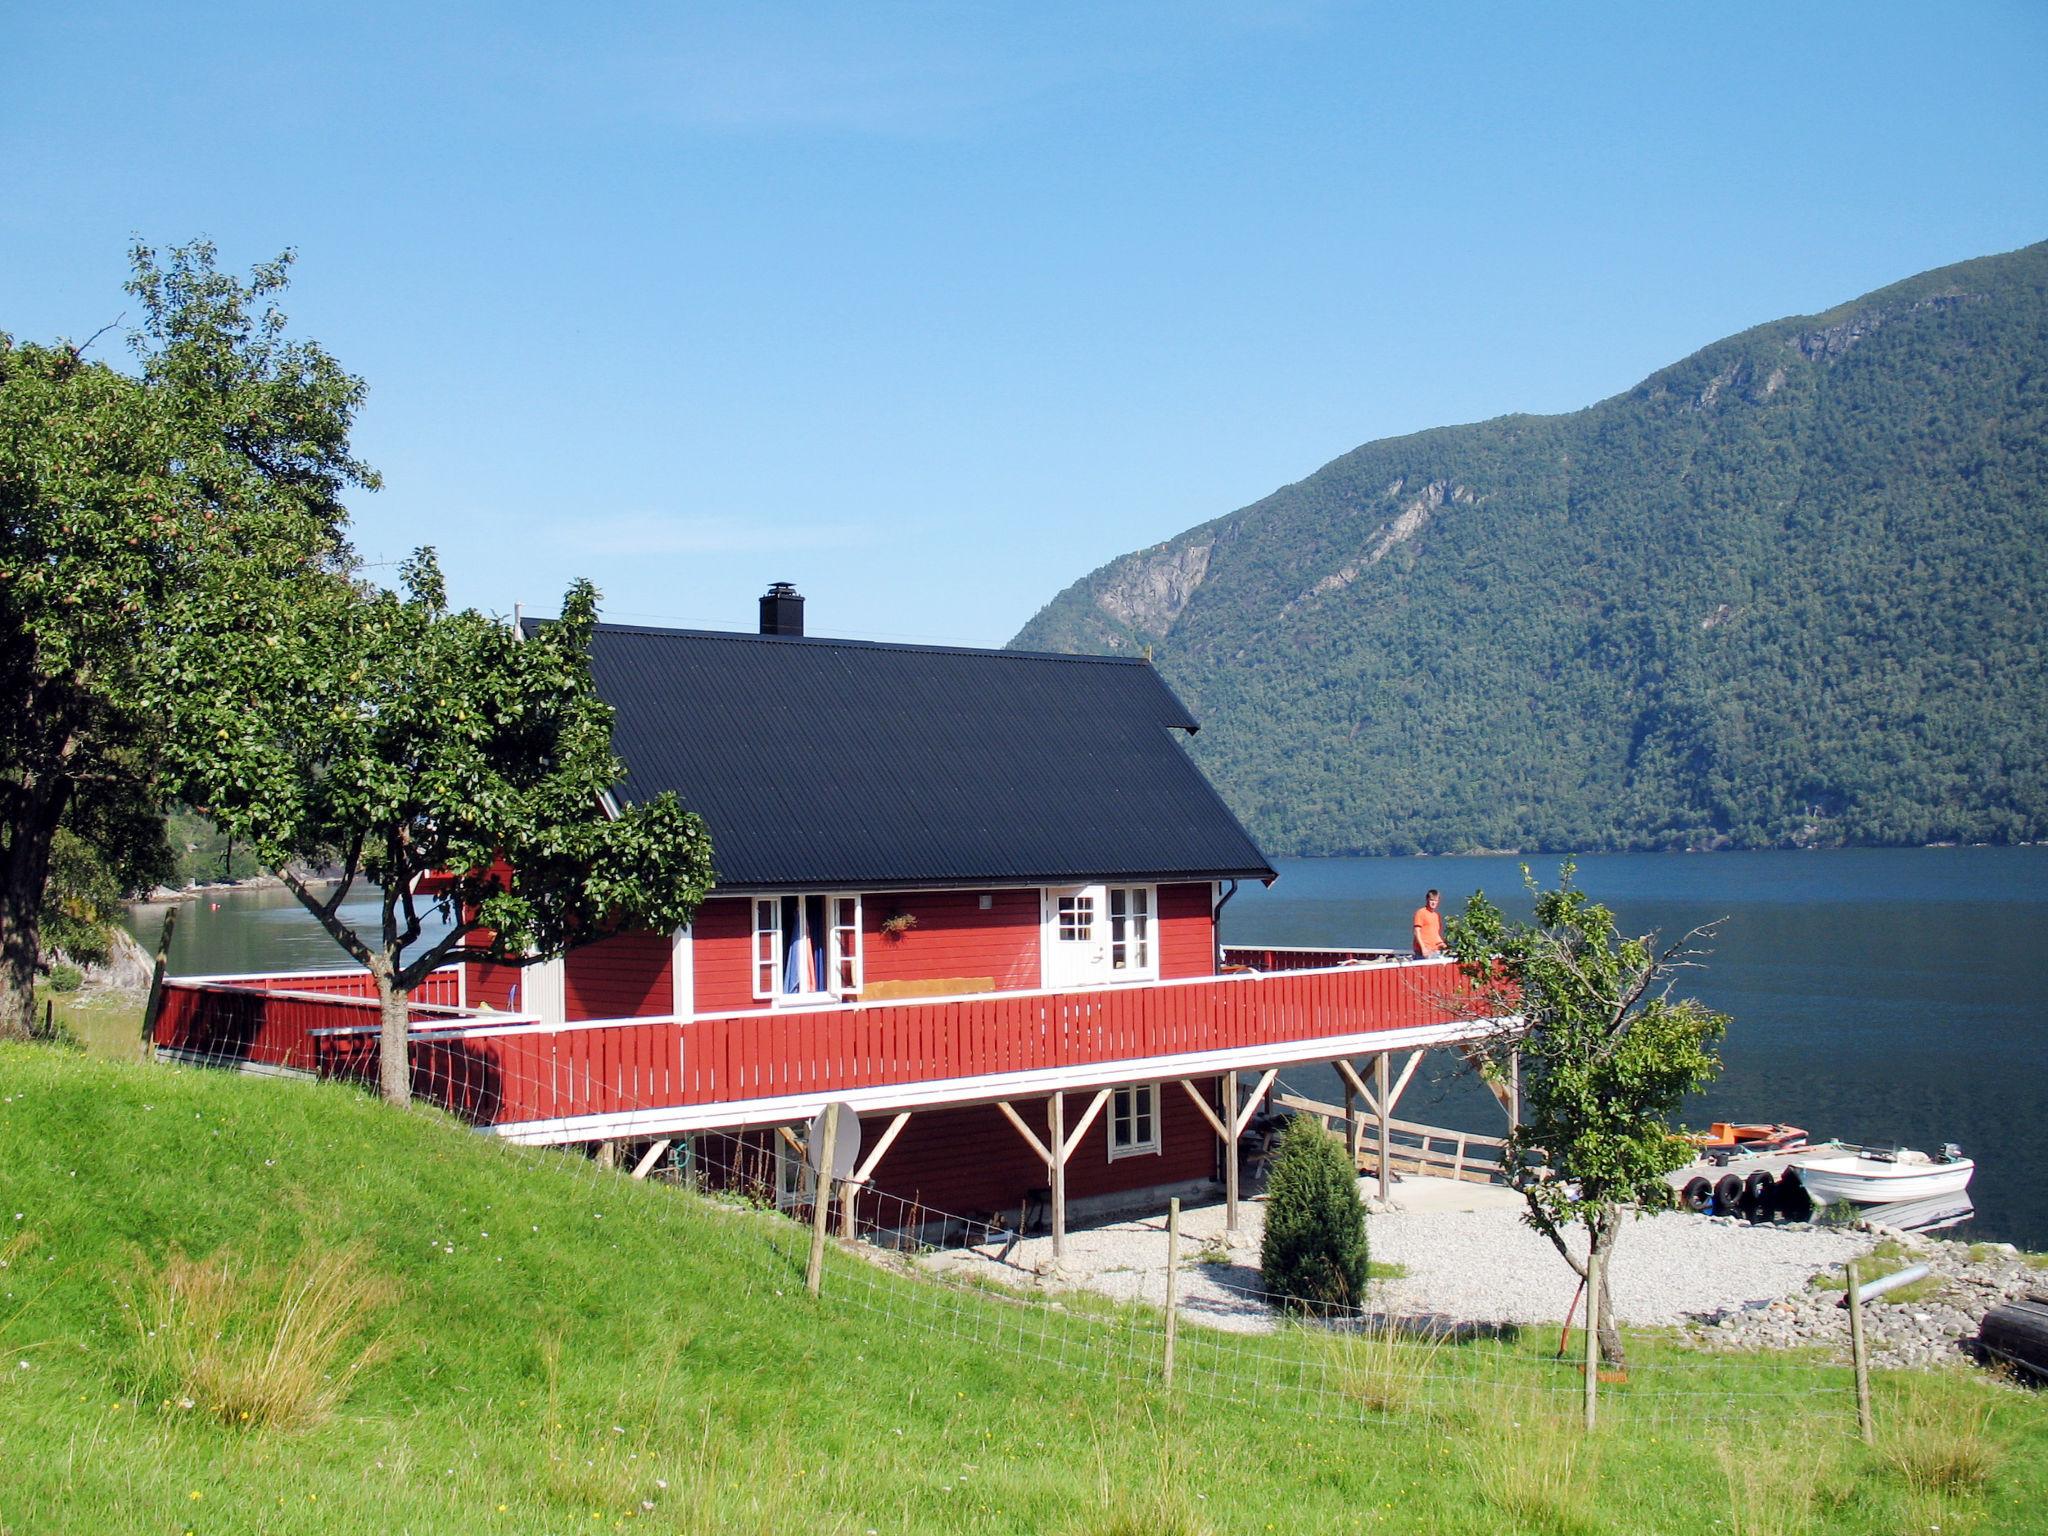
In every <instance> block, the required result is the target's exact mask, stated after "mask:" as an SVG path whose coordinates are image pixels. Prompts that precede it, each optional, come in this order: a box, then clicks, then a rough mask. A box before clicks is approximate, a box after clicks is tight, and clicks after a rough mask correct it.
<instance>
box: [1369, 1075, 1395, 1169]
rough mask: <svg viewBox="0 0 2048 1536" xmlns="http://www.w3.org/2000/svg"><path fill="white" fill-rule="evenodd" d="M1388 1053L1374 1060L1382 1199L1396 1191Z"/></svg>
mask: <svg viewBox="0 0 2048 1536" xmlns="http://www.w3.org/2000/svg"><path fill="white" fill-rule="evenodd" d="M1387 1079H1388V1073H1387V1053H1386V1052H1385V1051H1381V1052H1380V1053H1379V1055H1377V1056H1375V1057H1374V1058H1373V1060H1372V1081H1373V1086H1374V1087H1375V1088H1377V1089H1378V1090H1379V1092H1378V1094H1377V1095H1376V1097H1377V1098H1378V1099H1379V1132H1380V1199H1381V1200H1382V1201H1384V1200H1388V1199H1391V1198H1392V1197H1393V1193H1394V1167H1393V1162H1392V1153H1393V1134H1394V1128H1393V1127H1392V1126H1391V1125H1389V1124H1388V1123H1387V1122H1388V1121H1389V1120H1391V1119H1392V1118H1393V1113H1394V1111H1393V1105H1392V1104H1391V1103H1390V1102H1389V1101H1390V1099H1391V1097H1392V1095H1391V1094H1389V1093H1388V1091H1387V1089H1388V1081H1387Z"/></svg>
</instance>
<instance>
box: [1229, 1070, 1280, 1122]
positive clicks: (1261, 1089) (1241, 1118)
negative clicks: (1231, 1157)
mask: <svg viewBox="0 0 2048 1536" xmlns="http://www.w3.org/2000/svg"><path fill="white" fill-rule="evenodd" d="M1279 1075H1280V1069H1279V1068H1278V1067H1268V1068H1267V1069H1266V1071H1265V1074H1264V1075H1263V1076H1262V1077H1260V1079H1259V1086H1258V1087H1256V1088H1254V1089H1253V1090H1252V1096H1251V1097H1250V1098H1248V1099H1246V1100H1245V1101H1244V1108H1242V1109H1240V1110H1239V1111H1238V1112H1237V1124H1236V1125H1235V1126H1234V1127H1233V1129H1234V1130H1236V1132H1237V1134H1238V1135H1240V1136H1242V1135H1243V1134H1244V1128H1245V1127H1246V1126H1248V1125H1250V1124H1251V1123H1252V1116H1253V1115H1256V1114H1257V1113H1258V1112H1259V1100H1261V1099H1263V1098H1264V1097H1265V1096H1266V1090H1267V1089H1268V1088H1271V1087H1272V1086H1273V1079H1274V1078H1276V1077H1278V1076H1279Z"/></svg>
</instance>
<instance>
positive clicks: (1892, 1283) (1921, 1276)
mask: <svg viewBox="0 0 2048 1536" xmlns="http://www.w3.org/2000/svg"><path fill="white" fill-rule="evenodd" d="M1931 1273H1932V1271H1931V1270H1929V1269H1928V1267H1927V1266H1926V1265H1925V1264H1908V1265H1907V1266H1906V1267H1905V1268H1904V1269H1902V1270H1899V1271H1898V1272H1897V1273H1895V1274H1890V1275H1886V1276H1884V1278H1882V1279H1880V1280H1872V1281H1869V1282H1867V1283H1866V1284H1864V1285H1861V1286H1857V1287H1856V1299H1857V1300H1858V1301H1869V1300H1870V1299H1871V1298H1872V1297H1874V1296H1882V1295H1883V1294H1884V1293H1885V1292H1886V1291H1896V1290H1897V1289H1898V1288H1899V1287H1900V1286H1902V1285H1911V1284H1912V1283H1913V1282H1914V1281H1915V1280H1925V1279H1926V1278H1927V1277H1928V1275H1929V1274H1931ZM1855 1284H1856V1282H1855V1279H1854V1278H1853V1272H1852V1277H1851V1279H1850V1281H1849V1285H1855ZM1835 1305H1836V1306H1838V1307H1846V1306H1848V1305H1849V1294H1848V1288H1847V1287H1846V1286H1845V1287H1844V1288H1843V1292H1842V1299H1841V1300H1840V1301H1838V1302H1836V1303H1835Z"/></svg>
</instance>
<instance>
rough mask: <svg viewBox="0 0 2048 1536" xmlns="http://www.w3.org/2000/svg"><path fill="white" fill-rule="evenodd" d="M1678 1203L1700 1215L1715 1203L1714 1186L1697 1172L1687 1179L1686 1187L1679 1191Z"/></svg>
mask: <svg viewBox="0 0 2048 1536" xmlns="http://www.w3.org/2000/svg"><path fill="white" fill-rule="evenodd" d="M1678 1203H1679V1204H1680V1205H1682V1206H1684V1207H1685V1208H1686V1209H1687V1210H1688V1211H1691V1212H1692V1213H1693V1214H1694V1215H1698V1214H1699V1213H1700V1212H1701V1211H1704V1210H1705V1209H1706V1208H1707V1207H1708V1206H1710V1205H1712V1204H1713V1203H1714V1186H1713V1185H1711V1184H1709V1183H1708V1182H1707V1181H1706V1180H1705V1179H1703V1178H1701V1177H1699V1175H1697V1174H1695V1175H1693V1177H1691V1178H1689V1179H1687V1180H1686V1181H1685V1188H1683V1189H1681V1190H1680V1191H1679V1192H1678Z"/></svg>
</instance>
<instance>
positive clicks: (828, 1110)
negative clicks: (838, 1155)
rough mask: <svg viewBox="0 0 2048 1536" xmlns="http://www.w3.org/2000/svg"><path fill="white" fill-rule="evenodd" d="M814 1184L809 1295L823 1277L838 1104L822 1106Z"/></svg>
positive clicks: (807, 1270) (814, 1292)
mask: <svg viewBox="0 0 2048 1536" xmlns="http://www.w3.org/2000/svg"><path fill="white" fill-rule="evenodd" d="M819 1134H820V1135H821V1136H822V1137H823V1139H824V1145H823V1146H821V1147H819V1148H818V1166H817V1171H816V1176H817V1183H816V1185H815V1186H814V1187H813V1188H812V1190H811V1259H810V1263H809V1264H807V1265H806V1266H805V1267H804V1289H805V1290H807V1291H809V1292H810V1293H811V1294H812V1295H813V1296H815V1295H817V1294H818V1288H819V1286H820V1285H821V1284H822V1282H823V1281H824V1278H825V1222H826V1220H827V1218H828V1217H829V1215H830V1213H831V1209H832V1144H833V1143H834V1142H835V1141H837V1140H838V1137H839V1105H838V1103H837V1102H834V1103H831V1104H827V1105H826V1106H825V1128H824V1130H823V1131H822V1132H820V1133H819Z"/></svg>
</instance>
